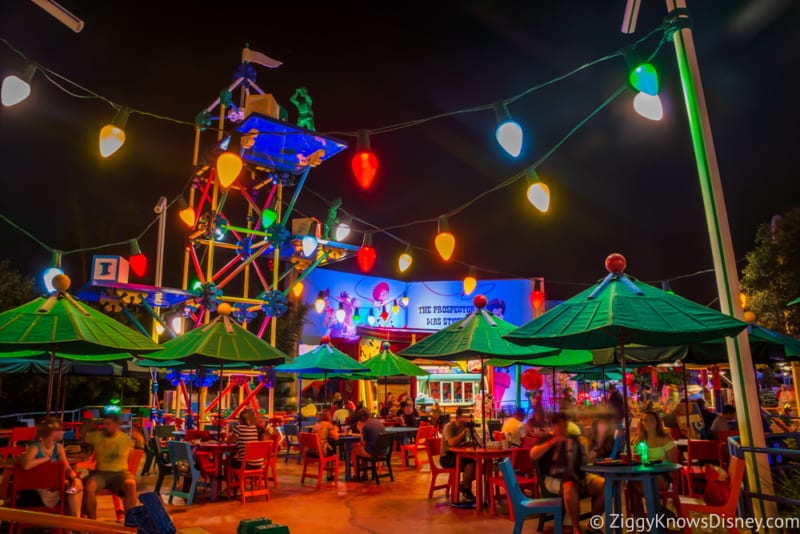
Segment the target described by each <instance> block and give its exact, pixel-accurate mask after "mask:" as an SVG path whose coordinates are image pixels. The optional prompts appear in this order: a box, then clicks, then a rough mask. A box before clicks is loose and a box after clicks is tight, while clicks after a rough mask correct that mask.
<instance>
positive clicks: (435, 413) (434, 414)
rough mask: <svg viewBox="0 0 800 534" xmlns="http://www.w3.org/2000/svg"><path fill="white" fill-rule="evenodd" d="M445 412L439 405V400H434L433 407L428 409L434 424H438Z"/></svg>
mask: <svg viewBox="0 0 800 534" xmlns="http://www.w3.org/2000/svg"><path fill="white" fill-rule="evenodd" d="M442 414H444V412H443V411H442V409H441V408H440V407H439V403H438V402H434V403H433V406H431V409H430V410H429V411H428V417H429V418H430V420H431V424H432V425H436V424H437V423H438V422H439V418H440V417H441V416H442Z"/></svg>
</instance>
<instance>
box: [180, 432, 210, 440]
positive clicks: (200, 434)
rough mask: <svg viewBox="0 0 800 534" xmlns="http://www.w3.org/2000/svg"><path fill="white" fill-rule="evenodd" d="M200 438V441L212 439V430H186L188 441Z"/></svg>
mask: <svg viewBox="0 0 800 534" xmlns="http://www.w3.org/2000/svg"><path fill="white" fill-rule="evenodd" d="M196 439H199V440H200V441H208V440H210V439H211V432H209V431H208V430H187V431H186V441H194V440H196Z"/></svg>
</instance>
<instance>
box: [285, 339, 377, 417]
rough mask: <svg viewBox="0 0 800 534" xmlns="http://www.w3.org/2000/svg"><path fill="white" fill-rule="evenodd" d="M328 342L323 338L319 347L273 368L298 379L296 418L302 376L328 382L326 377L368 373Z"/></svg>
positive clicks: (366, 368) (364, 368) (328, 340)
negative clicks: (319, 377)
mask: <svg viewBox="0 0 800 534" xmlns="http://www.w3.org/2000/svg"><path fill="white" fill-rule="evenodd" d="M330 341H331V340H330V338H329V337H327V336H326V337H323V338H322V340H321V344H320V346H319V347H317V348H315V349H313V350H310V351H308V352H306V353H305V354H301V355H300V356H298V357H297V358H295V359H294V361H293V362H292V363H285V364H283V365H278V366H277V367H275V370H276V371H280V372H284V373H296V374H297V375H298V377H299V380H300V384H299V386H298V403H297V406H298V412H297V413H298V418H299V417H300V411H299V410H300V406H301V405H302V404H303V403H302V402H301V401H302V399H300V398H299V397H300V396H301V394H302V391H303V389H302V384H303V375H306V376H308V375H313V376H318V375H322V376H323V380H328V375H337V376H349V375H353V374H361V373H367V372H369V368H368V367H365V366H364V365H361V364H360V363H358V362H357V361H355V360H354V359H353V358H351V357H350V356H348V355H347V354H345V353H344V352H342V351H340V350H339V349H337V348H336V347H334V346H333V345H331V342H330ZM365 376H366V375H365ZM326 401H327V399H326Z"/></svg>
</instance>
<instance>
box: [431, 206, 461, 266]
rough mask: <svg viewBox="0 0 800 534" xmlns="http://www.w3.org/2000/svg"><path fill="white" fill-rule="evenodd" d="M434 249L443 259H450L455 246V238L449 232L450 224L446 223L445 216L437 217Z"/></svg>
mask: <svg viewBox="0 0 800 534" xmlns="http://www.w3.org/2000/svg"><path fill="white" fill-rule="evenodd" d="M434 245H436V251H437V252H438V253H439V256H441V257H442V259H443V260H444V261H450V258H452V257H453V251H454V250H455V248H456V238H455V237H454V236H453V234H451V233H450V225H449V224H448V223H447V217H445V216H441V217H439V232H438V233H437V234H436V239H435V240H434Z"/></svg>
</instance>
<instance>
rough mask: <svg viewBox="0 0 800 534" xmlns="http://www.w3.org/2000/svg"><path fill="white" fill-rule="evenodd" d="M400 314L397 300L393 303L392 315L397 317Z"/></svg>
mask: <svg viewBox="0 0 800 534" xmlns="http://www.w3.org/2000/svg"><path fill="white" fill-rule="evenodd" d="M398 313H400V305H399V304H398V303H397V299H394V302H393V303H392V315H397V314H398Z"/></svg>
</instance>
